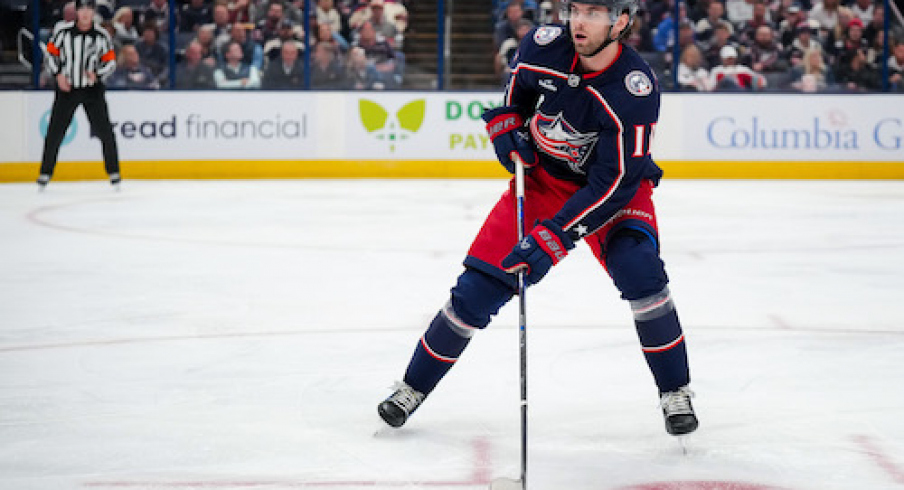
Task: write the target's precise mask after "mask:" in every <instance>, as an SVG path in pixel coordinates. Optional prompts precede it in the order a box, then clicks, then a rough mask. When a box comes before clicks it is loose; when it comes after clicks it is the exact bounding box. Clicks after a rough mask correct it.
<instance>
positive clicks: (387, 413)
mask: <svg viewBox="0 0 904 490" xmlns="http://www.w3.org/2000/svg"><path fill="white" fill-rule="evenodd" d="M424 398H426V395H424V394H423V393H421V392H420V391H417V390H415V389H414V388H412V387H410V386H408V385H407V384H405V383H399V384H398V385H396V391H395V393H393V394H392V395H389V398H387V399H386V400H383V402H382V403H380V405H378V406H377V413H379V414H380V417H381V418H382V419H383V420H384V421H385V422H386V423H387V424H389V425H391V426H392V427H401V426H403V425H405V422H406V421H407V420H408V417H410V416H411V414H412V413H414V411H415V410H417V407H419V406H420V405H421V403H423V402H424Z"/></svg>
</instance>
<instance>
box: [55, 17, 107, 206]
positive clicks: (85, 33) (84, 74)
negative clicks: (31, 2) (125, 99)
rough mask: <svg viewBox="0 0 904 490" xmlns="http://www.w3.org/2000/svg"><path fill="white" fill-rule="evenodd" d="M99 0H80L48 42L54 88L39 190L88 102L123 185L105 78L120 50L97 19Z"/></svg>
mask: <svg viewBox="0 0 904 490" xmlns="http://www.w3.org/2000/svg"><path fill="white" fill-rule="evenodd" d="M95 1H96V0H76V2H75V5H76V9H77V10H76V18H75V21H71V22H67V23H65V24H62V25H61V26H60V28H59V29H58V30H56V32H54V34H53V35H52V36H51V38H50V42H48V43H47V54H48V55H49V56H48V57H47V68H48V70H49V71H50V73H51V74H52V75H53V76H54V77H56V92H55V95H54V99H53V109H52V110H51V113H50V124H49V125H48V126H47V136H46V137H45V138H44V153H43V155H42V157H41V175H40V176H39V177H38V186H39V188H40V189H41V190H43V189H44V187H45V186H47V183H48V182H50V178H51V177H52V176H53V169H54V167H56V163H57V156H58V155H59V153H60V144H62V142H63V136H65V134H66V129H67V128H68V127H69V123H70V122H72V116H73V114H75V110H76V109H77V108H78V106H80V105H83V106H84V107H85V113H86V114H87V115H88V121H89V122H90V123H91V133H92V135H95V136H97V137H98V138H99V139H100V142H101V145H102V147H103V152H104V166H105V168H106V171H107V174H108V175H109V176H110V183H111V184H112V185H113V187H114V188H115V189H117V190H118V189H119V182H120V180H121V177H120V175H119V155H118V150H117V149H116V137H115V136H114V135H113V126H112V124H110V113H109V111H108V110H107V100H106V98H105V97H104V92H105V90H104V84H103V82H102V81H101V78H102V77H105V76H107V75H109V74H110V73H112V72H113V70H114V69H115V68H116V53H115V52H114V51H113V42H112V41H111V40H110V35H109V34H108V33H107V32H106V31H105V30H104V29H102V28H101V27H100V26H97V25H95V24H94V8H95Z"/></svg>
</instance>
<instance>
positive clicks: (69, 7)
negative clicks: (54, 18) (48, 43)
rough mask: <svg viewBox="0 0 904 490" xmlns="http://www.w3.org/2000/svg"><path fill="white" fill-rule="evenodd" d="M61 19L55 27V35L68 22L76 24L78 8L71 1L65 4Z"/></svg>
mask: <svg viewBox="0 0 904 490" xmlns="http://www.w3.org/2000/svg"><path fill="white" fill-rule="evenodd" d="M60 15H61V17H62V18H61V19H60V20H59V21H58V22H57V23H56V24H54V25H53V34H56V32H57V31H58V30H59V29H60V28H61V27H62V26H63V25H64V24H66V22H75V20H76V8H75V2H74V1H69V2H66V3H65V4H63V9H62V10H61V11H60Z"/></svg>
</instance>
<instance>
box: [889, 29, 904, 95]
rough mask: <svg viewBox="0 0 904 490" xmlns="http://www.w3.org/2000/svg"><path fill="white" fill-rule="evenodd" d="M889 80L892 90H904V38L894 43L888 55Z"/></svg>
mask: <svg viewBox="0 0 904 490" xmlns="http://www.w3.org/2000/svg"><path fill="white" fill-rule="evenodd" d="M888 81H889V82H890V83H891V86H892V90H896V91H898V92H904V40H899V41H898V42H896V43H894V45H893V46H892V50H891V56H889V57H888Z"/></svg>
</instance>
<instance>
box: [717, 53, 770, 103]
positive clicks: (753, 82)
mask: <svg viewBox="0 0 904 490" xmlns="http://www.w3.org/2000/svg"><path fill="white" fill-rule="evenodd" d="M719 54H720V57H721V58H722V64H720V65H718V66H716V67H714V68H713V69H712V70H711V71H710V72H709V84H708V85H709V88H710V90H714V91H720V92H721V91H725V92H737V91H753V90H762V89H764V88H766V79H765V78H763V76H762V75H760V74H759V73H756V72H755V71H753V70H751V69H750V67H747V66H744V65H739V64H738V50H737V49H735V48H734V47H732V46H723V47H722V49H721V51H720V53H719Z"/></svg>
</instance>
